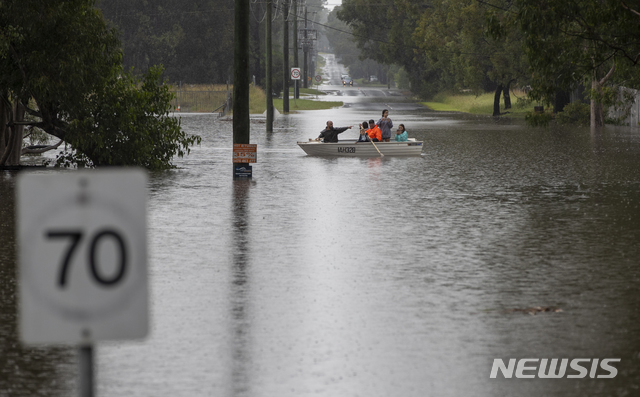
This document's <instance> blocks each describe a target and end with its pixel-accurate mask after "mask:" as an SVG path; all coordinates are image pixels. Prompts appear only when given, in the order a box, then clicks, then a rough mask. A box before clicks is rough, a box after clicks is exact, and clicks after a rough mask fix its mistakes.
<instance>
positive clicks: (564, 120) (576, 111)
mask: <svg viewBox="0 0 640 397" xmlns="http://www.w3.org/2000/svg"><path fill="white" fill-rule="evenodd" d="M590 121H591V107H590V106H589V105H588V104H586V103H582V102H574V103H570V104H568V105H566V106H565V107H564V110H563V111H562V112H558V114H556V122H557V123H558V124H576V125H589V124H590Z"/></svg>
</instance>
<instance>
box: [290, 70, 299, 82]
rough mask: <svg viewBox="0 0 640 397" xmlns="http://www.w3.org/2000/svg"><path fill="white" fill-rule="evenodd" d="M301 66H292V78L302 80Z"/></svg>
mask: <svg viewBox="0 0 640 397" xmlns="http://www.w3.org/2000/svg"><path fill="white" fill-rule="evenodd" d="M300 75H301V73H300V68H291V80H300Z"/></svg>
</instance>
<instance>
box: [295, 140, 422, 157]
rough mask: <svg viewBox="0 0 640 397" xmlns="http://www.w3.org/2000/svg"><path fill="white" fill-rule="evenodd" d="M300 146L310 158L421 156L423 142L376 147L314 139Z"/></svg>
mask: <svg viewBox="0 0 640 397" xmlns="http://www.w3.org/2000/svg"><path fill="white" fill-rule="evenodd" d="M298 146H300V148H301V149H302V150H304V151H305V153H307V154H308V155H310V156H334V157H335V156H338V157H380V153H382V154H384V155H385V156H419V155H420V153H422V141H416V140H415V138H409V140H408V141H406V142H396V141H391V142H376V143H375V147H374V146H373V143H371V142H356V141H355V140H341V141H338V142H337V143H323V142H320V141H316V140H313V139H309V142H298ZM376 147H377V148H378V150H380V153H378V150H376Z"/></svg>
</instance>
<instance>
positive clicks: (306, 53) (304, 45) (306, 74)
mask: <svg viewBox="0 0 640 397" xmlns="http://www.w3.org/2000/svg"><path fill="white" fill-rule="evenodd" d="M308 41H309V40H307V6H305V7H304V43H302V51H304V61H303V62H304V65H303V70H304V73H302V78H303V80H304V81H303V82H302V86H303V87H304V88H309V84H308V83H307V80H308V77H309V64H308V57H309V46H308V45H307V42H308Z"/></svg>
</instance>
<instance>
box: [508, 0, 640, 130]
mask: <svg viewBox="0 0 640 397" xmlns="http://www.w3.org/2000/svg"><path fill="white" fill-rule="evenodd" d="M510 11H511V12H510V14H509V16H508V18H505V20H504V23H503V25H504V26H505V27H506V29H509V28H510V27H515V28H516V29H519V31H520V32H521V33H522V35H523V37H524V40H523V43H524V49H525V53H526V55H527V57H528V59H529V62H530V64H531V69H532V72H533V78H532V83H531V85H532V87H533V91H532V92H531V95H532V97H533V98H535V99H545V100H546V101H548V102H552V101H553V97H554V95H555V93H556V92H557V91H558V90H572V89H575V88H576V87H578V86H579V85H581V84H584V85H586V86H591V91H590V94H589V96H590V98H591V125H592V126H594V127H598V126H602V125H603V123H604V117H603V106H602V101H603V96H604V92H603V90H604V88H605V85H607V84H609V83H610V82H611V81H613V79H614V77H615V74H616V71H617V70H620V69H628V68H629V67H630V66H631V67H635V66H637V64H638V61H639V60H640V24H639V22H640V14H639V13H638V12H637V10H635V9H633V8H631V7H629V6H628V5H627V4H626V2H625V1H620V0H584V1H575V0H573V1H562V2H560V1H545V0H543V1H540V0H536V1H533V0H515V1H513V7H512V9H511V10H510ZM636 73H637V72H636Z"/></svg>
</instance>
